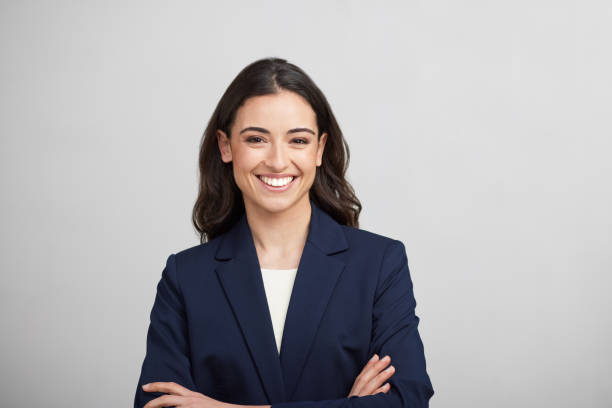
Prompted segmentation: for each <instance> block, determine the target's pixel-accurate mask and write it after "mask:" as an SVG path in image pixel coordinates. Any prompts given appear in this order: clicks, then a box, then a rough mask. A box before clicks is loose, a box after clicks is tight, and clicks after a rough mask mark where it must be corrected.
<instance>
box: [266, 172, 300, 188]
mask: <svg viewBox="0 0 612 408" xmlns="http://www.w3.org/2000/svg"><path fill="white" fill-rule="evenodd" d="M298 177H299V176H296V177H294V176H290V177H265V176H257V179H258V180H259V182H260V184H261V185H262V186H264V187H265V188H266V189H267V190H268V191H286V190H288V189H289V188H291V186H292V185H294V184H295V180H296V179H297V178H298Z"/></svg>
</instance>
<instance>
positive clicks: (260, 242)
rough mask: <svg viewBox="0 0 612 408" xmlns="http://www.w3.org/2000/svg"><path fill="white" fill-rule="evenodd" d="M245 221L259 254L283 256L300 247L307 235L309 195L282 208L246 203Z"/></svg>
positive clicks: (309, 212)
mask: <svg viewBox="0 0 612 408" xmlns="http://www.w3.org/2000/svg"><path fill="white" fill-rule="evenodd" d="M245 211H246V217H247V222H248V224H249V228H250V229H251V233H252V234H253V241H254V243H255V248H256V249H257V252H258V253H259V254H260V255H263V254H268V255H270V256H271V257H275V256H276V255H278V256H281V257H282V256H284V255H286V254H291V253H295V251H300V252H301V250H302V248H303V247H304V244H305V243H306V238H307V237H308V226H309V224H310V217H311V211H312V208H311V206H310V200H309V197H308V195H306V196H305V199H304V200H300V201H299V202H298V203H296V204H295V205H293V206H292V207H291V208H288V209H287V210H285V211H282V212H270V211H267V210H265V209H263V208H261V207H255V206H253V205H248V204H247V203H245Z"/></svg>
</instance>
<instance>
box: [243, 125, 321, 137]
mask: <svg viewBox="0 0 612 408" xmlns="http://www.w3.org/2000/svg"><path fill="white" fill-rule="evenodd" d="M248 130H254V131H256V132H261V133H265V134H268V135H269V134H270V131H269V130H268V129H264V128H262V127H257V126H249V127H246V128H244V129H242V130H241V131H240V133H239V134H243V133H244V132H246V131H248ZM299 132H308V133H312V134H313V135H315V136H316V133H315V132H314V131H313V130H311V129H308V128H294V129H289V130H288V131H287V134H291V133H299Z"/></svg>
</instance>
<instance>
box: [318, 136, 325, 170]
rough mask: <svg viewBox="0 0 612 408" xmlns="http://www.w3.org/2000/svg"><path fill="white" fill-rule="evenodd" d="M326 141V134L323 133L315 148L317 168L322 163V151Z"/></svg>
mask: <svg viewBox="0 0 612 408" xmlns="http://www.w3.org/2000/svg"><path fill="white" fill-rule="evenodd" d="M326 141H327V133H323V134H322V135H321V138H319V146H318V147H317V167H319V166H320V165H321V163H322V162H323V150H324V149H325V142H326Z"/></svg>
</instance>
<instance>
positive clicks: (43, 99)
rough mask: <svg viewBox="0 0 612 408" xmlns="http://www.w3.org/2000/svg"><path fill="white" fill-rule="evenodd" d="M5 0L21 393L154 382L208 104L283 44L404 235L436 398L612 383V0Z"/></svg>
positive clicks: (530, 398)
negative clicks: (161, 300) (149, 345)
mask: <svg viewBox="0 0 612 408" xmlns="http://www.w3.org/2000/svg"><path fill="white" fill-rule="evenodd" d="M0 4H1V8H0V45H1V50H0V51H1V58H2V64H0V89H1V91H0V103H1V106H0V135H1V149H0V160H1V161H0V166H1V167H0V182H1V186H0V187H1V192H2V200H1V202H0V214H1V215H0V217H1V218H0V221H1V223H2V235H1V237H2V242H1V244H2V245H1V253H0V255H1V256H0V271H1V273H2V285H1V292H0V295H1V296H0V318H1V325H2V326H1V327H2V336H0V346H1V347H0V349H1V353H2V354H1V356H0V357H1V361H2V368H1V369H0V370H1V371H0V372H1V378H0V380H1V382H0V384H1V385H0V405H2V406H7V407H8V406H10V407H34V406H42V405H44V406H46V407H65V406H70V407H85V406H87V407H108V406H115V407H125V406H131V405H132V403H133V397H134V392H135V388H136V384H137V381H138V377H139V374H140V369H141V365H142V362H143V358H144V355H145V345H146V344H145V341H146V330H147V327H148V324H149V313H150V311H151V307H152V305H153V301H154V298H155V291H156V285H157V283H158V281H159V279H160V278H161V272H162V269H163V266H164V265H165V261H166V259H167V257H168V255H169V254H171V253H175V252H178V251H180V250H182V249H185V248H188V247H191V246H194V245H197V244H198V243H199V240H198V236H197V234H196V232H195V229H194V228H193V226H192V224H191V210H192V206H193V203H194V201H195V198H196V193H197V155H198V147H199V142H200V138H201V135H202V133H203V130H204V127H205V125H206V123H207V121H208V118H209V117H210V115H211V114H212V111H213V109H214V107H215V106H216V103H217V102H218V100H219V98H220V97H221V95H222V93H223V91H224V90H225V89H226V87H227V86H228V85H229V83H230V81H231V80H232V79H233V78H234V77H235V76H236V75H237V74H238V72H239V71H240V70H241V69H242V68H243V67H244V66H246V65H247V64H249V63H250V62H253V61H255V60H256V59H259V58H262V57H269V56H276V57H281V58H285V59H287V60H289V61H290V62H293V63H295V64H297V65H298V66H300V67H302V68H303V69H304V70H305V71H306V72H307V73H308V74H309V75H310V76H311V77H312V78H313V80H314V81H315V82H316V83H317V84H318V85H319V87H320V88H321V89H322V90H323V92H324V93H325V94H326V95H327V97H328V100H329V102H330V104H331V106H332V109H333V110H334V112H335V114H336V116H337V118H338V121H339V123H340V126H341V128H342V130H343V131H344V135H345V137H346V139H347V141H348V143H349V146H350V149H351V160H350V167H349V173H348V178H349V181H350V182H351V183H352V184H353V186H354V187H355V189H356V192H357V195H358V197H359V198H360V199H361V202H362V204H363V212H362V217H361V228H363V229H366V230H370V231H373V232H376V233H379V234H383V235H387V236H390V237H393V238H396V239H399V240H401V241H402V242H404V243H405V245H406V251H407V254H408V262H409V266H410V269H411V273H412V278H413V283H414V290H415V296H416V299H417V309H416V313H417V315H418V316H419V317H420V318H421V323H420V326H419V328H420V333H421V336H422V339H423V343H424V345H425V355H426V359H427V369H428V373H429V375H430V377H431V380H432V383H433V386H434V389H435V392H436V393H435V395H434V397H433V398H432V400H431V406H432V407H457V408H458V407H466V408H467V407H469V408H478V407H483V408H484V407H497V408H504V407H508V408H510V407H512V408H516V407H554V408H563V407H568V408H569V407H571V408H576V407H580V408H583V407H609V406H612V390H611V379H612V373H611V369H610V367H611V366H612V346H611V344H612V324H611V323H612V318H611V312H612V302H611V300H610V295H609V292H610V288H611V284H612V279H611V278H610V272H612V259H611V249H612V245H611V244H612V242H611V241H612V237H611V235H612V212H611V211H610V209H611V208H612V165H611V163H612V160H611V159H610V158H611V155H612V141H611V137H612V123H611V119H612V79H611V78H612V75H610V73H611V72H612V51H611V50H612V46H611V40H612V6H611V5H610V2H609V1H605V0H602V1H578V0H576V1H566V0H562V1H556V0H550V1H543V0H536V1H534V0H529V1H512V2H510V1H505V2H499V1H498V2H492V1H485V0H481V1H461V2H457V1H450V0H445V1H436V0H434V1H423V2H408V1H397V2H384V1H383V2H378V3H375V2H373V1H370V2H353V1H329V0H328V1H318V2H313V1H309V2H299V3H298V2H295V3H294V2H289V1H273V2H270V1H264V2H253V1H240V2H205V1H193V2H184V1H177V2H167V1H142V2H136V1H116V2H109V1H98V2H92V1H53V2H50V1H2V2H1V3H0Z"/></svg>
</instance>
